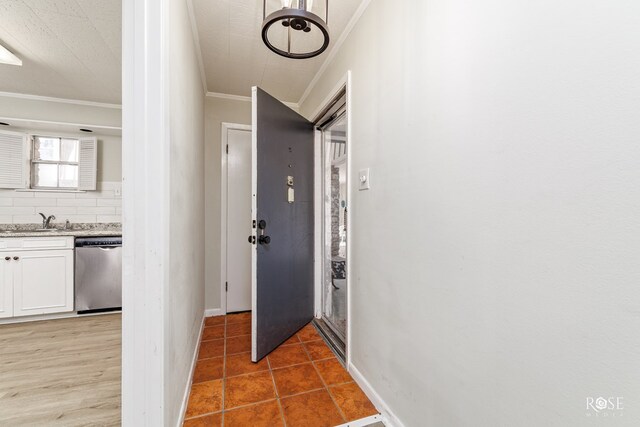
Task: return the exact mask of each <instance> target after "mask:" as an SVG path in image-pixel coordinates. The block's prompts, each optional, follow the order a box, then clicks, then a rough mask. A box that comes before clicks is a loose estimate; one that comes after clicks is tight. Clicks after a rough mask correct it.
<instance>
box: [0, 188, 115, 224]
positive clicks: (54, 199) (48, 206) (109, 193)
mask: <svg viewBox="0 0 640 427" xmlns="http://www.w3.org/2000/svg"><path fill="white" fill-rule="evenodd" d="M97 189H98V190H97V191H86V192H78V193H61V192H49V191H46V192H45V191H15V190H2V189H0V224H38V223H41V222H42V218H41V217H40V215H38V212H42V213H44V214H45V215H47V216H48V215H55V217H56V219H55V221H53V223H55V224H64V223H65V221H66V220H69V221H70V222H71V223H113V222H122V196H121V195H120V194H122V183H121V182H98V184H97ZM116 194H118V196H116Z"/></svg>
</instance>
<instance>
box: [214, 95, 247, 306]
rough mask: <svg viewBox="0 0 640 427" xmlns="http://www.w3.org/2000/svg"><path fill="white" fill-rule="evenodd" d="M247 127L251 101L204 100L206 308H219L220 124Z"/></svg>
mask: <svg viewBox="0 0 640 427" xmlns="http://www.w3.org/2000/svg"><path fill="white" fill-rule="evenodd" d="M223 122H227V123H237V124H248V125H250V124H251V102H249V101H237V100H229V99H221V98H213V97H207V98H206V101H205V153H204V156H205V175H204V176H205V178H204V179H205V212H206V214H205V216H206V218H207V220H206V225H205V242H206V243H205V259H206V263H205V265H206V267H205V277H206V291H205V293H206V308H207V309H219V308H220V307H221V301H220V285H221V281H220V239H221V236H220V221H221V218H220V209H221V205H220V203H221V188H220V185H221V181H220V173H221V165H222V158H221V154H222V151H221V144H222V123H223Z"/></svg>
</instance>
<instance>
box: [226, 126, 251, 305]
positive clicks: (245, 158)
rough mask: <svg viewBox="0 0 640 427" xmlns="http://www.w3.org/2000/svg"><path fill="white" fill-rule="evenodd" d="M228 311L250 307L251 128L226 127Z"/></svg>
mask: <svg viewBox="0 0 640 427" xmlns="http://www.w3.org/2000/svg"><path fill="white" fill-rule="evenodd" d="M227 144H228V153H227V239H226V240H227V257H226V258H227V281H226V282H227V286H226V287H227V312H228V313H230V312H235V311H245V310H251V245H249V244H247V237H248V236H249V235H250V234H251V232H252V227H251V130H246V129H233V128H229V129H227Z"/></svg>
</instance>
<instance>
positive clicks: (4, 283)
mask: <svg viewBox="0 0 640 427" xmlns="http://www.w3.org/2000/svg"><path fill="white" fill-rule="evenodd" d="M7 256H9V254H5V253H2V252H0V319H1V318H3V317H12V316H13V274H12V268H11V267H12V265H11V263H12V262H13V261H7V260H5V257H7Z"/></svg>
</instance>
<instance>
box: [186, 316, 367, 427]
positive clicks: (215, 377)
mask: <svg viewBox="0 0 640 427" xmlns="http://www.w3.org/2000/svg"><path fill="white" fill-rule="evenodd" d="M377 413H378V411H377V410H376V409H375V408H374V406H373V405H372V404H371V402H369V399H367V397H366V396H365V394H364V393H363V392H362V390H361V389H360V387H358V385H357V384H356V383H355V382H354V381H353V378H351V375H349V373H348V372H347V371H345V370H344V368H343V367H342V365H341V364H340V362H338V359H336V357H335V355H334V354H333V352H332V351H331V350H330V349H329V347H327V345H326V344H325V342H324V341H323V340H322V338H321V337H320V335H319V334H318V332H317V331H316V329H315V328H314V327H313V326H312V325H311V324H309V325H307V326H305V327H304V328H302V329H301V330H300V331H298V333H297V334H296V335H295V336H293V337H291V338H290V339H289V340H287V341H286V342H285V343H284V344H282V345H281V346H280V347H278V348H277V349H276V350H274V351H273V352H272V353H271V354H270V355H269V356H267V357H265V358H264V359H263V360H261V361H260V362H258V363H252V362H251V314H250V313H238V314H230V315H228V316H218V317H209V318H207V319H206V323H205V328H204V332H203V334H202V341H201V343H200V351H199V353H198V361H197V363H196V370H195V373H194V376H193V384H192V386H191V393H190V395H189V404H188V407H187V412H186V416H185V422H184V425H185V426H189V427H195V426H222V425H224V426H226V427H233V426H251V427H261V426H265V427H266V426H268V427H274V426H283V427H284V426H286V427H298V426H300V427H332V426H336V425H339V424H343V423H345V422H348V421H353V420H357V419H359V418H364V417H368V416H370V415H375V414H377Z"/></svg>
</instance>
